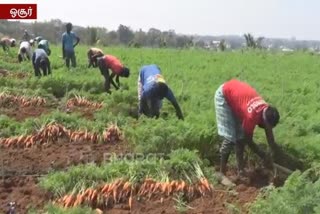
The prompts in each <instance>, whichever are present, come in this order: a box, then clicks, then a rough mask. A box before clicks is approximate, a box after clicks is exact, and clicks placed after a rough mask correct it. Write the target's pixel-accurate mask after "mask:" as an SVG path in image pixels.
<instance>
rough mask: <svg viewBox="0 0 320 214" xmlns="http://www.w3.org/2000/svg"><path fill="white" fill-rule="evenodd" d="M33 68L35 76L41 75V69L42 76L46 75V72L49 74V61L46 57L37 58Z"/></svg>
mask: <svg viewBox="0 0 320 214" xmlns="http://www.w3.org/2000/svg"><path fill="white" fill-rule="evenodd" d="M33 62H34V61H33ZM41 62H42V63H41ZM33 68H34V74H35V76H36V77H40V76H42V75H41V70H42V72H43V76H47V75H48V74H51V69H50V61H49V59H48V58H47V57H46V58H38V59H37V60H36V61H35V62H34V63H33Z"/></svg>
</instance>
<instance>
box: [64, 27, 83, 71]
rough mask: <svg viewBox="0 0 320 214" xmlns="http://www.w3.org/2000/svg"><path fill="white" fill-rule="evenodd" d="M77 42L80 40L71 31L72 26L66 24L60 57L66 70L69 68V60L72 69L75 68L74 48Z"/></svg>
mask: <svg viewBox="0 0 320 214" xmlns="http://www.w3.org/2000/svg"><path fill="white" fill-rule="evenodd" d="M74 42H75V43H74ZM79 42H80V38H79V37H78V36H77V35H76V34H75V33H74V32H73V31H72V24H71V23H68V24H66V32H64V33H63V34H62V57H63V59H65V60H66V66H67V68H70V60H71V65H72V67H74V68H75V67H76V66H77V63H76V55H75V52H74V48H75V47H76V46H77V45H78V44H79Z"/></svg>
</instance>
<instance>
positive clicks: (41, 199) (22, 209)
mask: <svg viewBox="0 0 320 214" xmlns="http://www.w3.org/2000/svg"><path fill="white" fill-rule="evenodd" d="M49 199H50V195H49V194H48V193H46V192H45V191H44V190H41V189H40V188H39V187H38V186H37V178H35V177H7V178H4V179H1V180H0V212H1V213H5V212H6V211H8V208H9V206H8V203H10V202H15V203H16V211H17V213H27V211H26V209H27V208H28V207H33V208H39V209H40V208H41V207H43V205H44V204H45V203H46V202H47V201H48V200H49Z"/></svg>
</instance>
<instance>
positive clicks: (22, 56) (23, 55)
mask: <svg viewBox="0 0 320 214" xmlns="http://www.w3.org/2000/svg"><path fill="white" fill-rule="evenodd" d="M31 57H32V48H31V45H30V43H29V42H28V41H23V42H21V43H20V48H19V52H18V61H19V62H22V61H23V60H26V59H28V60H31Z"/></svg>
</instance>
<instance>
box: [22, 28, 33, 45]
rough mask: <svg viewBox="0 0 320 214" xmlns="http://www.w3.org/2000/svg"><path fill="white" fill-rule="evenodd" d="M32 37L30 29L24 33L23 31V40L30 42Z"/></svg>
mask: <svg viewBox="0 0 320 214" xmlns="http://www.w3.org/2000/svg"><path fill="white" fill-rule="evenodd" d="M30 39H31V36H30V35H29V33H28V30H24V33H23V36H22V39H21V40H22V41H27V42H29V41H30Z"/></svg>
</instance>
